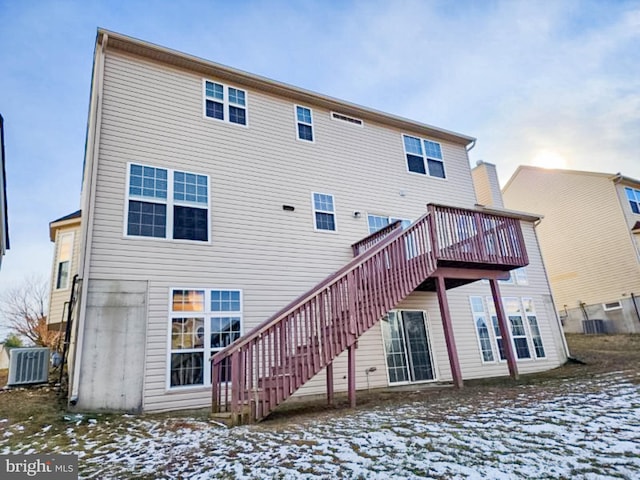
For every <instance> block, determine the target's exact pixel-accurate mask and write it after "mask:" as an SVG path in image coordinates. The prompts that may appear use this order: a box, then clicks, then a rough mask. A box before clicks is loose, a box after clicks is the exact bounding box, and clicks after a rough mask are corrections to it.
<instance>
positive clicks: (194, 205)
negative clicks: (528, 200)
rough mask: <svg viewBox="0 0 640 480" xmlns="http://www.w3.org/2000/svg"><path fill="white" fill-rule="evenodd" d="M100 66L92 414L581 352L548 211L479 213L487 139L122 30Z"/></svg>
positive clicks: (328, 387)
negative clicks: (546, 262)
mask: <svg viewBox="0 0 640 480" xmlns="http://www.w3.org/2000/svg"><path fill="white" fill-rule="evenodd" d="M93 68H94V70H93V81H92V82H93V83H92V93H91V103H90V111H89V122H88V134H87V149H86V156H85V164H84V182H83V190H82V200H81V209H82V222H81V234H80V254H79V265H78V272H79V276H80V279H81V285H82V288H81V292H80V294H79V305H78V308H76V312H77V316H76V318H74V322H73V325H74V331H73V342H74V344H75V345H76V349H75V355H73V356H72V357H71V358H70V359H69V366H70V380H71V382H70V392H69V394H70V402H71V404H72V405H75V406H76V407H77V408H80V409H91V410H96V409H107V410H144V411H161V410H171V409H180V408H195V407H203V406H207V405H211V402H212V387H213V390H214V391H213V395H214V396H213V399H214V403H215V406H214V409H215V410H216V411H218V410H225V409H230V410H231V411H232V413H234V414H241V415H244V414H245V413H246V412H247V411H250V413H249V414H248V415H251V416H252V417H253V418H254V419H259V418H262V417H264V416H265V415H267V414H268V413H269V412H270V411H271V410H273V408H275V407H276V406H277V405H278V404H280V403H282V401H284V400H286V399H287V398H288V397H290V396H291V395H292V394H293V395H295V396H303V395H313V394H324V393H326V394H327V395H328V397H329V399H331V398H332V396H333V393H334V392H339V391H348V392H349V397H350V399H351V401H352V403H353V402H355V392H356V390H357V389H365V388H378V387H388V386H396V385H407V384H412V383H423V382H445V383H447V382H452V383H453V384H454V385H456V386H461V385H462V382H463V379H471V378H483V377H492V376H500V375H507V374H509V373H511V374H512V375H514V376H515V375H517V374H518V372H521V373H527V372H537V371H542V370H547V369H550V368H555V367H557V366H559V365H561V364H563V363H564V362H565V360H566V358H567V355H568V352H567V350H566V346H565V344H564V336H563V333H562V330H561V328H560V325H559V322H558V320H557V317H556V314H555V307H554V306H553V304H552V302H551V296H550V289H549V284H548V281H547V278H546V275H545V271H544V269H543V266H542V260H541V257H540V252H539V249H538V245H537V241H536V237H535V232H534V225H535V222H536V221H537V220H538V217H537V216H535V215H529V214H525V213H521V212H510V211H507V210H504V209H503V208H500V207H499V206H494V207H483V206H481V205H477V203H478V199H477V197H476V193H475V190H474V182H473V179H472V174H471V170H470V167H469V158H468V154H467V150H468V149H469V148H471V147H472V146H473V144H474V141H475V140H474V139H473V138H472V137H468V136H466V135H461V134H458V133H454V132H451V131H447V130H443V129H441V128H437V127H433V126H430V125H425V124H421V123H418V122H415V121H412V120H408V119H404V118H400V117H396V116H393V115H390V114H386V113H382V112H379V111H376V110H372V109H369V108H366V107H362V106H358V105H354V104H352V103H348V102H344V101H341V100H337V99H335V98H331V97H327V96H324V95H321V94H318V93H314V92H310V91H307V90H303V89H300V88H296V87H292V86H289V85H286V84H283V83H279V82H276V81H273V80H269V79H266V78H263V77H259V76H256V75H253V74H249V73H246V72H242V71H239V70H235V69H233V68H230V67H226V66H222V65H219V64H216V63H213V62H210V61H207V60H203V59H200V58H197V57H193V56H190V55H187V54H184V53H180V52H176V51H173V50H170V49H167V48H163V47H159V46H156V45H152V44H149V43H147V42H144V41H140V40H136V39H133V38H130V37H126V36H124V35H121V34H117V33H113V32H109V31H105V30H99V31H98V36H97V42H96V49H95V59H94V67H93ZM481 175H488V176H491V178H492V179H491V180H490V181H486V182H484V185H485V186H486V185H489V186H490V185H493V184H496V183H497V180H496V179H495V169H493V168H487V169H486V170H484V171H483V172H481ZM478 188H479V189H480V190H482V188H485V187H482V186H479V187H478ZM486 188H490V187H486ZM499 193H500V192H499V190H498V191H497V193H495V194H496V195H499ZM427 204H430V206H429V207H427ZM509 271H512V275H511V276H509ZM484 278H486V279H488V281H483V280H482V279H484ZM498 279H508V280H507V281H504V282H498V281H497V280H498ZM490 287H493V293H492V289H491V288H490ZM500 295H502V300H503V301H500ZM496 299H497V300H498V301H497V302H496ZM267 319H269V320H267ZM356 347H357V348H356ZM212 355H215V359H214V361H213V363H210V361H209V360H210V357H211V356H212ZM212 378H213V381H212Z"/></svg>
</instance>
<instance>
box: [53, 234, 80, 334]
mask: <svg viewBox="0 0 640 480" xmlns="http://www.w3.org/2000/svg"><path fill="white" fill-rule="evenodd" d="M66 233H73V245H72V250H71V265H70V266H69V286H68V287H67V288H61V289H56V280H57V276H58V261H59V260H58V258H59V257H58V255H59V254H60V240H61V237H62V235H64V234H66ZM55 240H56V241H55V247H54V254H53V265H52V267H51V283H50V286H51V288H50V296H49V313H48V317H47V323H58V322H60V321H63V318H62V316H63V312H64V315H65V317H64V321H66V320H67V319H66V310H65V308H64V303H65V302H68V301H69V296H70V295H71V286H72V283H73V276H74V275H75V274H76V273H78V262H79V255H80V223H77V224H75V225H72V226H67V227H60V228H58V229H57V230H56V237H55Z"/></svg>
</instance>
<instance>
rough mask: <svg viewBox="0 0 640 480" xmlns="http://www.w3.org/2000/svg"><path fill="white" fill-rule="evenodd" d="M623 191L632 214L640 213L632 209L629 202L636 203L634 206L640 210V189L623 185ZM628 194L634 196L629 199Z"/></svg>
mask: <svg viewBox="0 0 640 480" xmlns="http://www.w3.org/2000/svg"><path fill="white" fill-rule="evenodd" d="M624 193H625V197H626V199H627V203H628V204H629V210H631V214H632V215H640V213H636V212H634V211H633V207H632V205H631V202H633V203H635V204H636V208H637V209H638V210H640V190H638V189H637V188H633V187H624ZM630 196H633V197H634V198H633V199H631V198H629V197H630Z"/></svg>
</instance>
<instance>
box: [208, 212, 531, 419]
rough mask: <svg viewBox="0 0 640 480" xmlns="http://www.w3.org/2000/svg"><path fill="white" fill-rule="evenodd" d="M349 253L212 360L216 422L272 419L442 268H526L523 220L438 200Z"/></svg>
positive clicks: (356, 245) (379, 232)
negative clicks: (318, 280)
mask: <svg viewBox="0 0 640 480" xmlns="http://www.w3.org/2000/svg"><path fill="white" fill-rule="evenodd" d="M352 248H353V252H354V255H355V258H354V259H353V260H351V261H350V262H349V263H347V264H346V265H345V266H344V267H343V268H341V269H340V270H339V271H337V272H336V273H334V274H333V275H331V276H329V277H328V278H326V279H325V280H324V281H322V282H321V283H319V284H318V285H317V286H316V287H314V288H313V289H311V290H310V291H309V292H307V293H305V294H304V295H302V296H301V297H299V298H298V299H297V300H295V301H293V302H292V303H291V304H289V305H288V306H287V307H285V308H284V309H282V310H281V311H279V312H278V313H276V314H275V315H273V316H272V317H271V318H269V319H268V320H266V321H265V322H264V323H262V324H261V325H259V326H257V327H256V328H254V329H253V330H251V331H250V332H248V333H247V334H246V335H244V336H243V337H241V338H240V339H238V340H237V341H236V342H234V343H233V344H231V345H229V346H228V347H227V348H225V349H224V350H222V351H220V352H218V353H216V354H215V355H214V356H213V357H212V360H211V361H212V389H213V392H212V395H213V399H212V400H213V402H212V403H213V405H212V410H213V415H214V416H217V415H219V416H220V417H221V418H222V417H228V418H229V419H230V421H231V423H234V424H237V423H245V422H248V421H259V420H261V419H263V418H265V417H266V416H267V415H269V413H271V412H272V411H273V410H274V409H275V408H276V407H277V406H278V405H280V404H281V403H282V402H284V401H285V400H286V399H287V398H289V397H290V396H291V395H292V394H293V393H294V392H295V391H296V390H297V389H298V388H300V387H301V386H302V385H304V384H305V383H306V382H307V381H308V380H309V379H311V378H312V377H313V376H314V375H316V374H317V373H318V372H320V371H321V370H322V369H324V368H327V371H328V375H330V374H331V373H332V362H333V360H334V359H335V358H336V357H337V356H338V355H340V354H341V353H342V352H344V351H345V350H347V349H349V352H350V355H351V354H352V353H353V355H355V352H354V351H353V348H354V345H355V343H356V341H357V339H358V338H359V337H360V336H361V335H362V334H363V333H364V332H366V331H367V330H368V329H370V328H371V327H372V326H373V325H375V324H376V323H377V322H378V321H379V320H380V318H381V317H383V316H384V315H385V314H386V313H387V312H388V311H389V310H392V309H393V308H395V307H396V306H397V305H398V304H399V303H400V302H401V301H402V300H403V299H404V298H406V297H407V296H408V295H409V294H410V293H411V292H413V291H414V290H415V289H417V288H418V287H420V286H421V285H424V284H425V281H426V280H427V279H429V278H430V277H431V276H432V275H433V274H434V273H435V272H436V271H437V269H438V268H439V267H441V266H445V267H448V268H451V267H455V268H461V267H462V268H464V267H465V266H466V267H467V268H474V269H485V270H510V269H513V268H517V267H520V266H523V265H526V264H527V263H528V260H527V256H526V250H525V248H524V240H523V237H522V231H521V228H520V224H519V220H517V219H515V218H512V217H508V216H501V215H493V214H491V215H490V214H486V213H483V212H480V211H478V210H465V209H458V208H450V207H446V206H440V205H433V204H430V205H428V212H427V213H426V214H425V215H423V216H422V217H421V218H420V219H418V220H417V221H416V222H414V223H413V224H412V225H411V226H409V227H408V228H407V229H406V230H402V229H401V228H400V222H395V223H394V224H392V225H389V226H388V227H386V228H384V229H382V230H380V231H378V232H376V233H374V234H372V235H369V236H368V237H366V238H364V239H363V240H361V241H359V242H357V243H356V244H354V245H353V246H352ZM479 278H481V277H479ZM353 358H355V357H353ZM350 360H351V359H350ZM354 382H355V381H354ZM353 389H354V390H355V383H353ZM354 398H355V397H354Z"/></svg>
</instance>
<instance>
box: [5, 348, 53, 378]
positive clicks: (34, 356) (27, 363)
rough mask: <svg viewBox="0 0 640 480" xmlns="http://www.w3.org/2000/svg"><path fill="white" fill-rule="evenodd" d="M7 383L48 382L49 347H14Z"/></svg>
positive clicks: (10, 353) (11, 352)
mask: <svg viewBox="0 0 640 480" xmlns="http://www.w3.org/2000/svg"><path fill="white" fill-rule="evenodd" d="M9 357H10V359H9V381H8V382H7V385H28V384H30V383H46V382H47V381H48V380H49V349H48V348H12V349H11V351H10V352H9Z"/></svg>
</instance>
